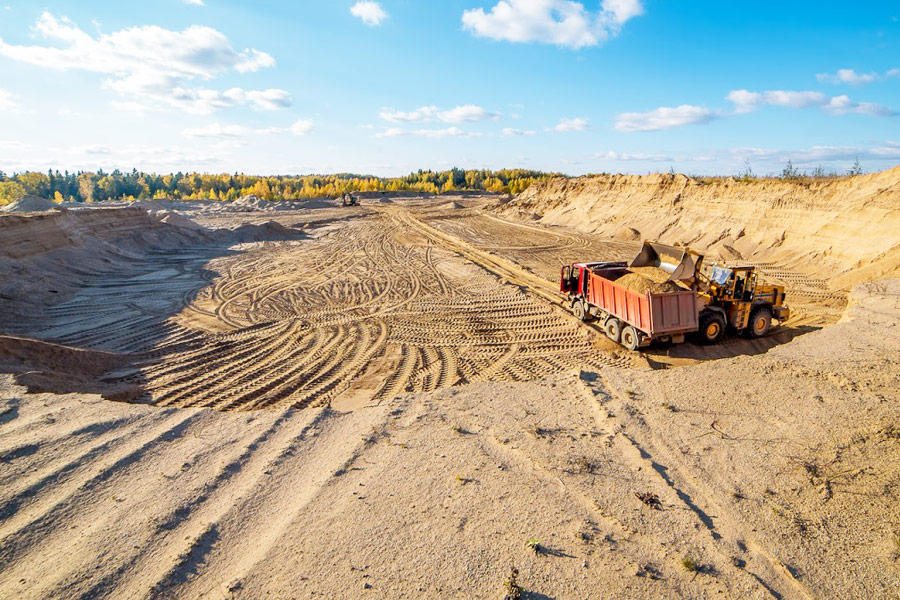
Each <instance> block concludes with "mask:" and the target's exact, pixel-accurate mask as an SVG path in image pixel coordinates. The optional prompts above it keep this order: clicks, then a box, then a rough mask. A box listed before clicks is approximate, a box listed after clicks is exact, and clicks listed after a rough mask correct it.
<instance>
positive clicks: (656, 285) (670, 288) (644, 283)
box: [616, 273, 683, 294]
mask: <svg viewBox="0 0 900 600" xmlns="http://www.w3.org/2000/svg"><path fill="white" fill-rule="evenodd" d="M616 283H618V284H619V285H621V286H623V287H625V288H628V289H629V290H631V291H633V292H638V293H639V294H647V293H650V294H665V293H669V292H680V291H682V290H683V288H682V287H681V286H679V285H678V284H677V283H675V282H674V281H654V280H653V279H651V278H650V277H647V276H646V275H644V274H643V273H627V274H625V275H623V276H622V277H619V278H618V279H616Z"/></svg>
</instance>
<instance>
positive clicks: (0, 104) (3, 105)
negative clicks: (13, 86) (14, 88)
mask: <svg viewBox="0 0 900 600" xmlns="http://www.w3.org/2000/svg"><path fill="white" fill-rule="evenodd" d="M14 98H15V96H13V95H12V93H10V92H8V91H6V90H4V89H0V110H2V111H4V112H17V111H18V110H19V109H20V108H22V105H21V104H19V103H18V102H16V101H15V100H14Z"/></svg>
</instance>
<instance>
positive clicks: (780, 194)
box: [498, 167, 900, 287]
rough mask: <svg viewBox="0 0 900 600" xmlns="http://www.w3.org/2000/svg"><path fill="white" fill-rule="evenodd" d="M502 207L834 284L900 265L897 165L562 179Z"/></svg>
mask: <svg viewBox="0 0 900 600" xmlns="http://www.w3.org/2000/svg"><path fill="white" fill-rule="evenodd" d="M498 210H500V211H501V212H502V213H503V214H506V215H519V216H523V217H532V216H537V217H539V218H540V220H541V221H542V222H544V223H551V224H556V225H566V226H570V227H573V228H576V229H579V230H581V231H586V232H590V233H596V234H599V235H603V236H607V237H612V238H616V239H637V238H638V237H643V238H646V239H657V240H660V241H663V242H666V243H672V244H682V245H683V244H686V245H690V246H692V247H693V248H694V249H695V250H698V251H707V250H709V251H711V253H713V254H716V255H719V256H721V257H723V258H726V259H734V260H738V261H740V260H741V259H749V260H753V261H756V262H780V263H782V264H783V265H784V266H787V267H789V268H796V269H799V270H801V271H805V272H807V273H809V274H812V275H815V276H816V277H820V278H823V279H825V280H828V281H830V282H832V285H833V286H834V287H847V286H850V285H852V284H853V283H856V282H859V281H872V280H875V279H878V278H880V277H885V276H891V275H896V274H898V273H900V237H898V235H897V232H898V231H900V167H897V168H894V169H891V170H888V171H884V172H881V173H875V174H872V175H863V176H858V177H852V178H846V179H838V180H822V181H812V182H786V181H782V180H766V179H761V180H757V181H750V182H740V181H735V180H734V179H730V178H727V179H716V180H706V181H698V180H695V179H691V178H688V177H685V176H683V175H665V174H657V175H647V176H632V175H613V176H600V177H584V178H577V179H556V180H552V181H549V182H546V183H540V184H536V185H534V186H532V187H530V188H529V189H528V190H526V191H525V192H523V193H522V194H520V195H519V196H518V197H516V198H515V199H513V200H512V201H511V202H509V203H507V204H506V205H504V206H502V207H499V208H498ZM635 232H637V233H635Z"/></svg>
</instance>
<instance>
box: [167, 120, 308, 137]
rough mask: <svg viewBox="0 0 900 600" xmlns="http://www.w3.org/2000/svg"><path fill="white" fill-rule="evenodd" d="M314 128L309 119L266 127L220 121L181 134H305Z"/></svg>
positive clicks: (210, 135) (216, 135) (194, 135)
mask: <svg viewBox="0 0 900 600" xmlns="http://www.w3.org/2000/svg"><path fill="white" fill-rule="evenodd" d="M312 130H313V122H312V121H309V120H299V121H295V122H294V123H293V124H291V125H290V126H288V127H264V128H252V127H245V126H243V125H222V124H220V123H211V124H209V125H207V126H206V127H197V128H191V129H185V130H184V131H182V132H181V134H182V135H183V136H185V137H191V138H220V139H229V138H232V139H234V138H243V137H247V136H251V135H278V134H284V133H289V134H291V135H296V136H303V135H306V134H308V133H310V132H311V131H312Z"/></svg>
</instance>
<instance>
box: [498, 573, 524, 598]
mask: <svg viewBox="0 0 900 600" xmlns="http://www.w3.org/2000/svg"><path fill="white" fill-rule="evenodd" d="M503 589H504V591H505V592H506V595H505V596H503V600H521V598H522V586H520V585H519V570H518V569H517V568H515V567H513V568H512V569H511V570H510V573H509V577H507V578H506V581H505V582H504V584H503Z"/></svg>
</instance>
